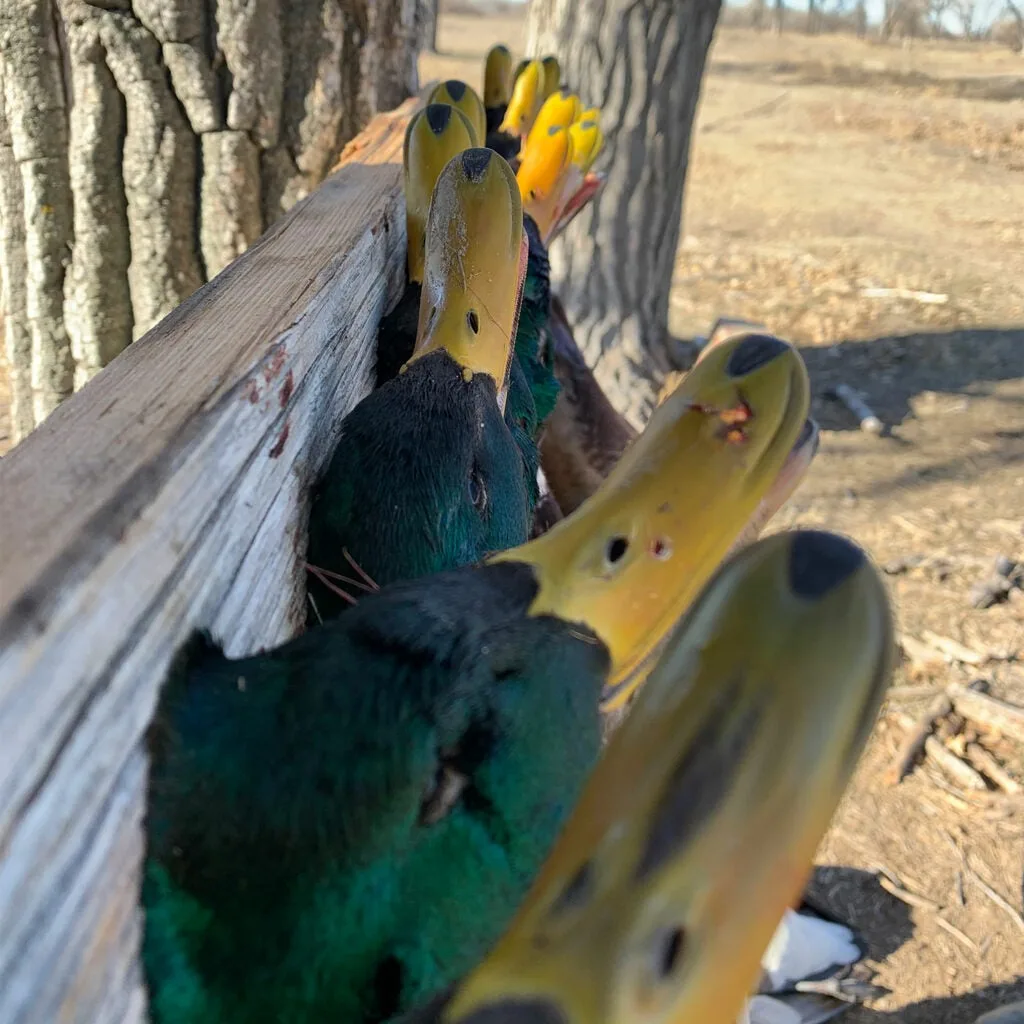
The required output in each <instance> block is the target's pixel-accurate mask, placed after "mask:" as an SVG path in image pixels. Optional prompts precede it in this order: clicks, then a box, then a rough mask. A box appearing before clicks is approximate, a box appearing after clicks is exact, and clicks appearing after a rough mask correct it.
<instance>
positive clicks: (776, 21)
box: [772, 0, 786, 36]
mask: <svg viewBox="0 0 1024 1024" xmlns="http://www.w3.org/2000/svg"><path fill="white" fill-rule="evenodd" d="M785 21H786V0H775V6H774V7H773V8H772V31H773V32H774V33H775V34H776V35H777V36H781V35H782V30H783V29H784V28H785V27H786V26H785Z"/></svg>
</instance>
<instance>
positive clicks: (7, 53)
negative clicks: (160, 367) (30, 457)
mask: <svg viewBox="0 0 1024 1024" xmlns="http://www.w3.org/2000/svg"><path fill="white" fill-rule="evenodd" d="M422 2H424V0H2V2H0V284H2V291H0V303H2V310H3V315H4V337H5V345H6V352H7V362H8V367H9V370H8V372H9V375H10V384H11V388H10V390H11V402H12V410H11V412H12V427H13V430H12V433H13V437H14V440H15V441H17V440H19V439H20V438H21V437H23V436H24V435H25V434H26V433H27V432H28V431H29V430H30V429H32V427H33V425H36V424H38V423H39V422H41V421H42V419H43V418H44V417H45V416H46V415H47V414H48V413H49V412H50V411H52V409H53V408H54V407H55V406H56V404H57V403H58V402H59V401H60V400H61V399H62V398H64V397H66V396H67V395H68V394H69V393H70V392H71V390H72V388H73V387H78V386H81V385H82V384H84V383H85V382H86V381H87V380H88V379H89V378H90V377H92V376H93V375H94V374H96V373H97V372H98V371H99V370H100V369H102V367H103V366H105V365H106V364H107V363H109V362H110V360H111V359H112V358H113V357H114V356H115V355H117V354H118V352H120V351H121V350H122V349H123V348H124V347H125V346H126V345H128V344H129V343H130V342H131V341H132V340H133V339H135V338H138V337H139V336H140V335H142V334H144V333H145V332H146V331H147V330H149V328H151V327H152V326H153V325H154V324H156V323H157V322H158V321H159V320H161V319H162V318H163V317H164V316H166V315H167V314H168V313H169V312H170V311H171V310H172V309H173V308H174V307H175V306H177V305H178V304H179V303H180V302H182V301H183V300H184V299H185V298H187V297H188V296H189V295H190V294H191V293H192V292H193V291H195V289H196V288H198V287H199V286H200V285H201V284H202V283H204V281H206V280H209V279H210V278H212V277H214V276H215V275H216V274H217V273H219V272H220V271H221V270H222V269H223V268H224V267H225V266H227V264H228V263H230V262H231V260H233V259H234V258H235V257H236V256H238V255H239V254H240V253H241V252H243V251H244V250H245V248H246V247H247V246H248V245H250V244H251V243H252V242H253V241H254V240H255V239H256V238H257V237H258V236H259V235H260V234H261V233H262V232H263V231H264V229H265V228H266V227H268V226H269V225H270V224H271V223H272V222H273V221H274V220H276V219H277V218H278V217H279V216H280V215H281V214H282V213H284V212H285V211H286V210H288V209H289V208H290V207H291V206H292V205H293V204H294V203H295V202H296V201H298V200H299V199H301V198H302V197H303V196H305V195H306V194H308V193H309V192H310V191H311V190H312V189H313V188H315V187H316V185H317V184H319V182H320V181H321V180H322V179H323V177H324V176H325V175H326V173H327V172H328V170H329V169H330V167H331V166H332V165H333V164H334V162H335V161H336V160H337V158H338V156H339V154H340V153H341V150H342V148H343V147H344V145H345V143H346V142H347V141H348V140H349V139H350V138H352V136H354V135H355V134H356V133H357V132H358V131H359V130H360V129H361V128H362V127H363V125H364V124H365V123H366V122H367V121H368V119H369V118H370V117H371V116H372V115H373V114H374V113H376V112H377V111H379V110H384V109H390V108H392V107H394V106H397V105H398V104H399V103H400V102H401V101H402V100H403V99H405V98H406V97H407V96H409V95H411V94H412V93H413V92H415V91H416V89H417V87H418V83H417V71H416V58H417V51H418V35H417V28H418V21H417V19H418V13H419V12H418V8H419V4H420V3H422Z"/></svg>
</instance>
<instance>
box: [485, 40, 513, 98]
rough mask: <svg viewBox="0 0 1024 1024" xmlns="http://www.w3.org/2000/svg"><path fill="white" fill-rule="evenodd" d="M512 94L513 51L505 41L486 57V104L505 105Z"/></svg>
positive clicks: (491, 49)
mask: <svg viewBox="0 0 1024 1024" xmlns="http://www.w3.org/2000/svg"><path fill="white" fill-rule="evenodd" d="M511 95H512V53H511V51H510V50H509V48H508V47H507V46H506V45H505V44H504V43H498V44H496V45H495V46H492V47H491V48H490V49H489V50H488V51H487V56H486V58H485V59H484V106H485V107H504V106H505V105H506V104H507V103H508V101H509V98H510V97H511Z"/></svg>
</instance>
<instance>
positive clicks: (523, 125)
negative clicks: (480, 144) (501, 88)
mask: <svg viewBox="0 0 1024 1024" xmlns="http://www.w3.org/2000/svg"><path fill="white" fill-rule="evenodd" d="M544 75H545V72H544V65H543V64H541V62H540V61H539V60H531V61H529V62H528V63H527V65H526V67H525V68H523V70H522V71H521V72H519V74H518V76H517V77H516V80H515V84H514V85H513V87H512V98H511V99H510V100H509V101H508V107H507V108H506V109H505V118H504V120H503V121H502V122H501V125H500V126H499V128H500V130H501V131H503V132H507V133H508V134H509V135H517V136H519V138H522V139H525V138H526V136H527V135H528V134H529V133H530V129H531V128H532V127H533V122H534V121H535V120H536V119H537V114H538V112H539V111H540V107H541V104H542V103H543V102H544V100H545V98H546V94H545V92H544Z"/></svg>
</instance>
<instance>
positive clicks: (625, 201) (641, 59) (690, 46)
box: [528, 0, 721, 426]
mask: <svg viewBox="0 0 1024 1024" xmlns="http://www.w3.org/2000/svg"><path fill="white" fill-rule="evenodd" d="M720 7H721V3H720V0H533V2H532V3H531V5H530V20H529V42H528V52H529V53H531V54H541V53H557V54H558V55H559V59H560V61H561V62H562V67H563V75H562V77H563V80H564V81H565V82H566V83H567V84H568V85H570V86H571V87H572V88H573V89H574V90H577V91H578V92H579V93H580V94H581V96H582V98H583V101H584V103H586V104H587V105H590V104H596V105H598V106H600V107H601V126H602V128H603V129H604V131H605V135H606V137H607V144H606V151H605V155H603V156H602V158H601V162H600V164H599V167H600V168H601V169H604V170H606V171H607V172H608V180H607V182H606V184H605V187H604V189H603V190H602V192H601V193H600V194H599V196H598V198H597V200H596V202H594V203H592V204H591V206H590V207H588V208H587V209H586V210H584V211H583V213H582V214H580V216H579V217H577V219H576V221H575V222H574V223H573V224H572V225H571V226H570V227H569V229H568V230H567V231H566V234H565V237H564V239H562V240H560V241H558V242H556V243H555V245H554V246H553V251H552V272H553V275H554V277H555V280H556V283H557V286H558V289H559V293H560V295H561V296H562V299H563V301H564V302H565V306H566V309H567V311H568V313H569V316H570V319H571V320H572V321H573V323H574V325H575V330H576V338H577V340H578V341H579V343H580V345H581V347H582V348H583V351H584V353H585V355H586V357H587V360H588V362H589V363H590V364H591V366H593V367H594V372H595V374H596V375H597V377H598V379H599V380H600V381H601V383H602V384H603V385H605V387H606V389H608V390H609V391H610V393H611V394H612V395H615V396H618V398H619V399H620V401H619V402H618V403H617V404H619V405H620V408H622V411H623V412H624V413H625V415H626V416H627V417H628V418H629V419H630V421H631V422H632V423H633V424H634V425H635V426H640V425H642V423H643V422H644V421H645V420H646V417H647V415H648V413H649V411H650V409H651V408H653V404H654V399H655V395H656V386H657V381H658V380H659V378H660V377H661V375H662V374H663V373H664V372H665V370H667V369H668V368H669V366H670V365H671V360H670V358H669V351H670V339H669V335H668V302H669V292H670V288H671V283H672V272H673V268H674V265H675V258H676V249H677V246H678V242H679V232H680V226H681V211H682V199H683V186H684V184H685V181H686V170H687V165H688V161H689V153H690V133H691V130H692V126H693V119H694V114H695V112H696V108H697V100H698V97H699V95H700V84H701V77H702V75H703V71H704V62H705V59H706V56H707V51H708V47H709V46H710V44H711V37H712V35H713V33H714V29H715V24H716V22H717V20H718V13H719V10H720Z"/></svg>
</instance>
